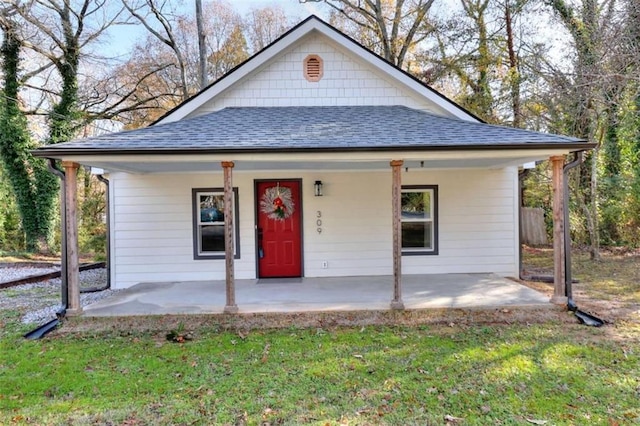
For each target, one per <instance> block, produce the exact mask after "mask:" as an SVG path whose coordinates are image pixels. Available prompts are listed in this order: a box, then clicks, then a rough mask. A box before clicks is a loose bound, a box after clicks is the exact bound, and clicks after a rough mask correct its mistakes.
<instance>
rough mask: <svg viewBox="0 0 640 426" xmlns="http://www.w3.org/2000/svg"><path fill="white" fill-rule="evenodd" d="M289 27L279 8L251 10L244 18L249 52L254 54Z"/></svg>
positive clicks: (282, 10) (282, 11)
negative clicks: (249, 47)
mask: <svg viewBox="0 0 640 426" xmlns="http://www.w3.org/2000/svg"><path fill="white" fill-rule="evenodd" d="M289 26H290V24H289V20H288V19H287V16H286V15H285V13H284V9H282V7H280V6H271V7H264V8H262V9H255V8H254V9H251V11H249V13H248V14H247V17H246V18H245V28H246V32H247V38H248V40H249V43H250V44H251V51H252V52H253V53H256V52H258V51H260V50H262V49H264V48H265V47H267V46H268V45H269V44H271V43H272V42H273V41H275V40H276V39H277V38H278V37H280V36H281V35H282V34H283V33H284V32H285V31H286V30H287V28H288V27H289Z"/></svg>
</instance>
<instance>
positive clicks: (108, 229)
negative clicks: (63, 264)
mask: <svg viewBox="0 0 640 426" xmlns="http://www.w3.org/2000/svg"><path fill="white" fill-rule="evenodd" d="M96 177H97V178H98V180H99V181H100V182H102V183H104V186H105V190H106V193H105V196H106V201H105V210H106V211H107V217H106V221H107V223H106V225H107V226H106V234H107V237H106V241H105V251H106V257H107V261H106V262H105V263H106V268H107V284H106V285H105V286H104V287H101V288H98V289H93V288H92V289H89V290H91V291H102V290H106V289H109V288H111V208H110V205H109V179H107V178H106V177H104V175H101V174H100V175H96Z"/></svg>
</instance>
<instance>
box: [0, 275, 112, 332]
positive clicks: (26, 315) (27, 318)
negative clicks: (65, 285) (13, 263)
mask: <svg viewBox="0 0 640 426" xmlns="http://www.w3.org/2000/svg"><path fill="white" fill-rule="evenodd" d="M17 269H31V271H30V273H29V275H34V273H33V269H34V268H2V269H0V273H2V274H3V275H2V278H3V279H4V277H5V273H6V276H10V275H11V276H14V277H15V278H12V279H18V278H22V277H21V276H19V274H20V272H19V271H15V270H17ZM23 272H24V273H26V271H23ZM46 272H52V271H47V269H45V268H37V273H38V274H41V273H46ZM29 275H25V276H29ZM7 281H9V280H7ZM61 283H62V281H61V280H60V278H54V279H52V280H48V281H43V282H39V283H33V284H24V285H20V286H16V287H10V288H6V289H0V310H18V311H19V312H21V313H22V314H23V316H22V322H23V323H25V324H26V323H31V324H38V325H39V324H44V323H45V322H47V321H49V320H51V319H53V318H55V316H56V312H57V311H58V310H59V309H60V306H61V302H60V286H61ZM106 283H107V271H106V269H105V268H98V269H90V270H88V271H81V272H80V288H92V287H103V286H105V285H106ZM117 291H118V290H103V291H98V292H93V293H81V294H80V303H81V305H82V306H87V305H90V304H91V303H94V302H97V301H98V300H101V299H104V298H105V297H109V296H111V295H112V294H114V293H116V292H117Z"/></svg>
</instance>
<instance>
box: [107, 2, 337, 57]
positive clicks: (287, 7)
mask: <svg viewBox="0 0 640 426" xmlns="http://www.w3.org/2000/svg"><path fill="white" fill-rule="evenodd" d="M227 1H228V2H229V4H231V6H232V7H233V8H234V9H235V10H236V11H237V12H238V13H240V15H241V16H245V15H246V14H247V13H248V12H249V11H250V10H251V9H260V8H263V7H268V6H281V7H282V8H283V9H284V11H285V13H286V14H287V16H288V17H289V18H290V19H293V20H294V22H295V21H301V20H303V19H304V18H306V17H308V16H309V15H312V14H315V15H318V16H319V17H321V18H323V19H328V13H327V9H326V7H323V6H322V4H321V3H319V2H313V1H307V2H306V3H301V2H300V0H227ZM210 2H211V0H203V1H202V4H203V7H206V4H207V3H210ZM170 3H176V4H179V5H180V6H179V8H180V9H182V10H183V11H184V13H185V14H190V15H194V14H195V1H194V0H182V1H179V0H178V1H176V0H174V1H173V2H172V1H171V0H170ZM145 36H146V32H145V30H144V28H142V26H141V25H127V26H119V27H117V28H114V29H112V30H111V31H110V32H109V42H106V43H104V44H103V46H101V49H104V50H103V52H102V53H106V54H107V55H108V56H119V55H126V54H127V52H130V51H131V48H132V47H133V45H134V44H135V43H136V42H137V41H139V40H140V38H142V37H145Z"/></svg>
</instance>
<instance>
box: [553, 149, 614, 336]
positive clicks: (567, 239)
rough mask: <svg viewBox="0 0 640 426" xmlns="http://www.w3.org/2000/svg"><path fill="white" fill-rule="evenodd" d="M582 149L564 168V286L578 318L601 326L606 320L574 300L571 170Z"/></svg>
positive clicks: (570, 308) (570, 304)
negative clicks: (570, 202)
mask: <svg viewBox="0 0 640 426" xmlns="http://www.w3.org/2000/svg"><path fill="white" fill-rule="evenodd" d="M582 159H583V157H582V151H578V152H575V153H574V157H573V161H572V162H570V163H568V164H565V165H564V167H563V169H562V174H563V175H564V176H563V178H564V182H563V185H564V187H563V191H564V286H565V287H564V288H565V296H567V309H568V310H570V311H572V312H573V313H574V315H575V316H576V317H577V318H578V320H579V321H580V322H581V323H582V324H585V325H590V326H593V327H600V326H602V325H604V321H603V320H601V319H600V318H598V317H595V316H593V315H590V314H588V313H586V312H583V311H581V310H580V309H578V305H576V303H575V301H574V300H573V288H572V284H573V278H572V275H571V233H570V228H571V227H570V226H569V179H568V177H569V176H568V175H569V171H570V170H571V169H574V168H576V167H578V166H579V165H580V164H582Z"/></svg>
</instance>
